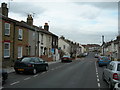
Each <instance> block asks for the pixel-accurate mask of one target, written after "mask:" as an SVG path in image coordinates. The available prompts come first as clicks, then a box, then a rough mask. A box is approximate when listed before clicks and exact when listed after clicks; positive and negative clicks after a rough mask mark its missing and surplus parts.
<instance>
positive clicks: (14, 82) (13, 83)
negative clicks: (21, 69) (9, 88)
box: [10, 81, 20, 85]
mask: <svg viewBox="0 0 120 90" xmlns="http://www.w3.org/2000/svg"><path fill="white" fill-rule="evenodd" d="M17 83H20V81H17V82H14V83H11V84H10V85H14V84H17Z"/></svg>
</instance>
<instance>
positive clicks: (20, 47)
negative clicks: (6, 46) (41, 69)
mask: <svg viewBox="0 0 120 90" xmlns="http://www.w3.org/2000/svg"><path fill="white" fill-rule="evenodd" d="M19 49H20V52H19ZM22 50H23V49H22V46H18V58H22ZM19 54H20V55H19Z"/></svg>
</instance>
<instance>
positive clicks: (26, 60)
mask: <svg viewBox="0 0 120 90" xmlns="http://www.w3.org/2000/svg"><path fill="white" fill-rule="evenodd" d="M22 62H32V59H31V58H23V59H22Z"/></svg>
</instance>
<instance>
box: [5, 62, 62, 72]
mask: <svg viewBox="0 0 120 90" xmlns="http://www.w3.org/2000/svg"><path fill="white" fill-rule="evenodd" d="M59 62H61V60H57V61H51V62H48V64H49V65H50V64H54V63H59ZM5 70H6V71H7V72H8V73H12V72H15V70H14V67H8V68H5Z"/></svg>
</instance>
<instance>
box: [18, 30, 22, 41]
mask: <svg viewBox="0 0 120 90" xmlns="http://www.w3.org/2000/svg"><path fill="white" fill-rule="evenodd" d="M22 38H23V31H22V29H19V30H18V39H19V40H22Z"/></svg>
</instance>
